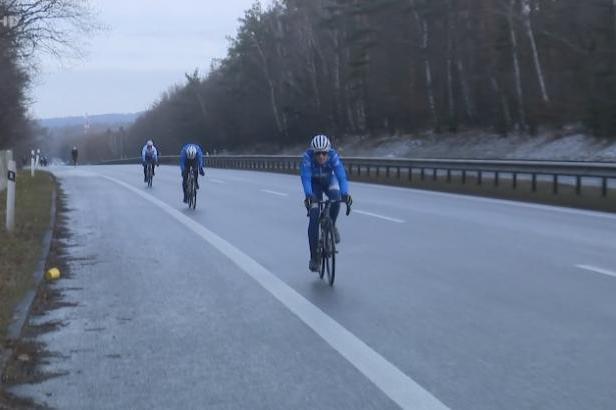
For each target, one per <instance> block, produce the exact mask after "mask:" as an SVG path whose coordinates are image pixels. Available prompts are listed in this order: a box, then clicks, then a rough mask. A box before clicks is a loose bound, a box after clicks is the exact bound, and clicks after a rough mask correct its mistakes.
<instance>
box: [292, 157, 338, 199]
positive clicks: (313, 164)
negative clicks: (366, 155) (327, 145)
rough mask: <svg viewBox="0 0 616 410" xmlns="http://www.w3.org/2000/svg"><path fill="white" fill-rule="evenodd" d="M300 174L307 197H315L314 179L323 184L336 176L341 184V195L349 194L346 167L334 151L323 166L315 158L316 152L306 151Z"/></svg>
mask: <svg viewBox="0 0 616 410" xmlns="http://www.w3.org/2000/svg"><path fill="white" fill-rule="evenodd" d="M300 174H301V177H302V185H303V186H304V193H305V194H306V196H312V195H313V190H312V180H313V179H317V180H319V181H320V182H322V183H323V182H324V181H329V180H330V179H331V178H332V177H334V176H335V177H336V178H337V179H338V183H339V184H340V193H341V194H342V195H346V194H348V193H349V182H348V179H347V174H346V171H345V170H344V165H343V164H342V160H341V159H340V156H339V155H338V153H337V152H336V151H335V150H333V149H332V150H330V151H329V158H328V159H327V162H325V164H323V165H319V164H318V163H317V161H316V159H315V157H314V150H312V149H309V150H308V151H306V152H305V153H304V158H303V160H302V164H301V167H300ZM326 183H327V182H326Z"/></svg>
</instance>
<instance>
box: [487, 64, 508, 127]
mask: <svg viewBox="0 0 616 410" xmlns="http://www.w3.org/2000/svg"><path fill="white" fill-rule="evenodd" d="M490 85H491V86H492V90H493V91H494V95H495V96H496V98H498V99H499V100H500V105H501V111H502V115H503V129H504V130H509V129H510V128H511V122H512V121H511V109H510V108H509V102H508V101H507V96H506V95H505V93H503V92H502V91H501V88H500V87H499V86H498V81H496V78H494V75H490Z"/></svg>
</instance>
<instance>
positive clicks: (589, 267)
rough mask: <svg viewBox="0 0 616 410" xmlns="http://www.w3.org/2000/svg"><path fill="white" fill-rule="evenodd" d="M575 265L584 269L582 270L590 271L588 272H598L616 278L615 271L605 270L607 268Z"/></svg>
mask: <svg viewBox="0 0 616 410" xmlns="http://www.w3.org/2000/svg"><path fill="white" fill-rule="evenodd" d="M575 266H576V267H578V268H580V269H584V270H587V271H590V272H594V273H600V274H602V275H607V276H612V277H614V278H616V272H612V271H610V270H607V269H602V268H597V267H596V266H590V265H575Z"/></svg>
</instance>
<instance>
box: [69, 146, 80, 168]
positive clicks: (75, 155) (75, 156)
mask: <svg viewBox="0 0 616 410" xmlns="http://www.w3.org/2000/svg"><path fill="white" fill-rule="evenodd" d="M78 155H79V151H78V150H77V147H76V146H73V149H72V150H71V156H72V157H73V165H74V166H77V156H78Z"/></svg>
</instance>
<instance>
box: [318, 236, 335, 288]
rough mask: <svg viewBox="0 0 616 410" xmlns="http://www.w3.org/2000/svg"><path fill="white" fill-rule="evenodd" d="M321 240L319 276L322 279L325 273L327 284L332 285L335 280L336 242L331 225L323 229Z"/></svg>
mask: <svg viewBox="0 0 616 410" xmlns="http://www.w3.org/2000/svg"><path fill="white" fill-rule="evenodd" d="M321 240H322V242H321V244H322V250H321V252H322V256H321V271H320V272H319V276H320V277H321V279H323V276H324V274H325V273H327V283H329V286H334V281H335V280H336V242H335V241H334V231H333V230H332V229H331V227H328V228H327V229H324V230H323V232H322V236H321Z"/></svg>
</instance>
